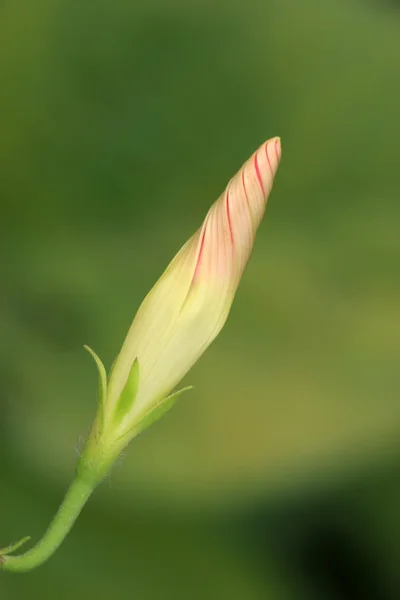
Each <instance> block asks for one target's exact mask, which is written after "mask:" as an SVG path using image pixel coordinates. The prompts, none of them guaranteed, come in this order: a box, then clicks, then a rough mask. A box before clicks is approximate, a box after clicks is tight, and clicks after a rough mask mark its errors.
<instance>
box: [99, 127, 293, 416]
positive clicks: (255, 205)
mask: <svg viewBox="0 0 400 600" xmlns="http://www.w3.org/2000/svg"><path fill="white" fill-rule="evenodd" d="M280 155H281V147H280V139H279V138H273V139H271V140H269V141H267V142H266V143H265V144H263V145H262V146H261V147H260V148H259V149H258V150H257V151H256V152H255V153H254V154H253V156H252V157H251V158H250V159H249V160H248V161H247V162H246V163H245V164H244V165H243V167H242V168H241V169H240V171H239V172H238V173H237V174H236V175H235V177H233V179H231V181H230V182H229V184H228V186H227V188H226V190H225V192H224V193H223V194H222V195H221V196H220V198H219V199H218V200H217V201H216V202H215V203H214V204H213V206H212V207H211V208H210V210H209V212H208V214H207V216H206V218H205V220H204V223H203V225H202V227H201V228H200V229H199V230H198V231H197V232H196V233H195V234H194V235H193V236H192V237H191V238H190V239H189V240H188V241H187V242H186V244H185V245H184V246H183V248H182V249H181V250H180V252H178V254H177V255H176V256H175V258H174V259H173V260H172V262H171V263H170V265H169V266H168V267H167V269H166V271H165V272H164V274H163V275H162V276H161V278H160V279H159V280H158V282H157V283H156V284H155V286H154V287H153V289H152V290H151V291H150V293H149V294H148V295H147V296H146V298H145V299H144V301H143V303H142V305H141V306H140V308H139V310H138V312H137V314H136V317H135V319H134V321H133V323H132V326H131V328H130V330H129V332H128V335H127V337H126V339H125V342H124V344H123V347H122V349H121V352H120V354H119V356H118V357H117V360H116V362H115V365H114V367H113V370H112V374H111V378H110V382H109V386H108V396H107V402H106V417H107V413H111V412H112V411H113V410H114V407H115V405H116V403H117V401H118V398H119V396H120V394H121V392H122V390H123V388H124V385H125V382H126V380H127V377H128V374H129V372H130V369H131V367H132V364H133V361H134V360H135V358H137V359H138V363H139V369H140V376H139V388H138V391H137V396H136V400H135V403H134V404H133V408H132V411H131V413H130V414H129V422H132V423H133V422H135V420H137V418H139V417H140V416H141V415H143V414H144V413H146V412H147V411H148V410H149V409H150V408H151V407H152V406H153V404H155V403H156V402H157V401H159V400H160V399H161V398H163V397H165V396H166V395H167V394H168V393H169V392H170V391H171V390H172V389H173V388H174V387H175V386H176V385H177V383H178V382H179V381H180V380H181V379H182V377H183V376H184V375H185V374H186V373H187V372H188V370H189V369H190V368H191V367H192V365H193V364H194V363H195V362H196V361H197V359H198V358H199V357H200V355H201V354H202V353H203V352H204V351H205V349H206V348H207V347H208V346H209V345H210V344H211V342H212V341H213V340H214V338H215V337H216V336H217V334H218V333H219V331H220V330H221V328H222V326H223V325H224V323H225V321H226V319H227V316H228V313H229V310H230V307H231V305H232V301H233V298H234V295H235V292H236V289H237V286H238V284H239V281H240V278H241V276H242V273H243V270H244V268H245V266H246V264H247V261H248V259H249V257H250V254H251V250H252V247H253V243H254V238H255V234H256V231H257V228H258V226H259V224H260V222H261V219H262V217H263V214H264V211H265V206H266V203H267V199H268V195H269V193H270V191H271V188H272V183H273V180H274V176H275V173H276V170H277V168H278V164H279V161H280ZM127 418H128V417H127ZM128 425H129V423H128Z"/></svg>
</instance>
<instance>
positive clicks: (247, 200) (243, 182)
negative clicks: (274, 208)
mask: <svg viewBox="0 0 400 600" xmlns="http://www.w3.org/2000/svg"><path fill="white" fill-rule="evenodd" d="M242 188H243V191H244V195H245V198H246V202H247V205H248V207H249V208H250V203H249V197H248V195H247V190H246V182H245V180H244V168H243V169H242Z"/></svg>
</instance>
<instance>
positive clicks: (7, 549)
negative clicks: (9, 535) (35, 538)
mask: <svg viewBox="0 0 400 600" xmlns="http://www.w3.org/2000/svg"><path fill="white" fill-rule="evenodd" d="M30 539H31V536H30V535H27V536H26V537H24V538H22V540H19V541H18V542H15V544H10V545H9V546H6V547H5V548H0V556H5V555H6V554H11V553H12V552H15V551H16V550H18V548H21V546H22V545H23V544H26V542H29V540H30Z"/></svg>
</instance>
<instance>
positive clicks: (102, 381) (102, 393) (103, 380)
mask: <svg viewBox="0 0 400 600" xmlns="http://www.w3.org/2000/svg"><path fill="white" fill-rule="evenodd" d="M83 347H84V348H85V350H87V351H88V352H89V354H90V355H91V356H92V357H93V359H94V362H95V363H96V366H97V370H98V372H99V398H98V402H99V405H98V410H99V413H100V417H101V423H103V417H104V406H105V402H106V397H107V372H106V369H105V366H104V365H103V363H102V361H101V359H100V358H99V357H98V356H97V354H96V352H95V351H94V350H92V349H91V348H90V347H89V346H86V345H85V346H83Z"/></svg>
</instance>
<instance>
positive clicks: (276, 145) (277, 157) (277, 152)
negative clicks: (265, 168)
mask: <svg viewBox="0 0 400 600" xmlns="http://www.w3.org/2000/svg"><path fill="white" fill-rule="evenodd" d="M278 148H279V140H275V156H276V160H277V162H279V159H280V157H281V156H280V149H278Z"/></svg>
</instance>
